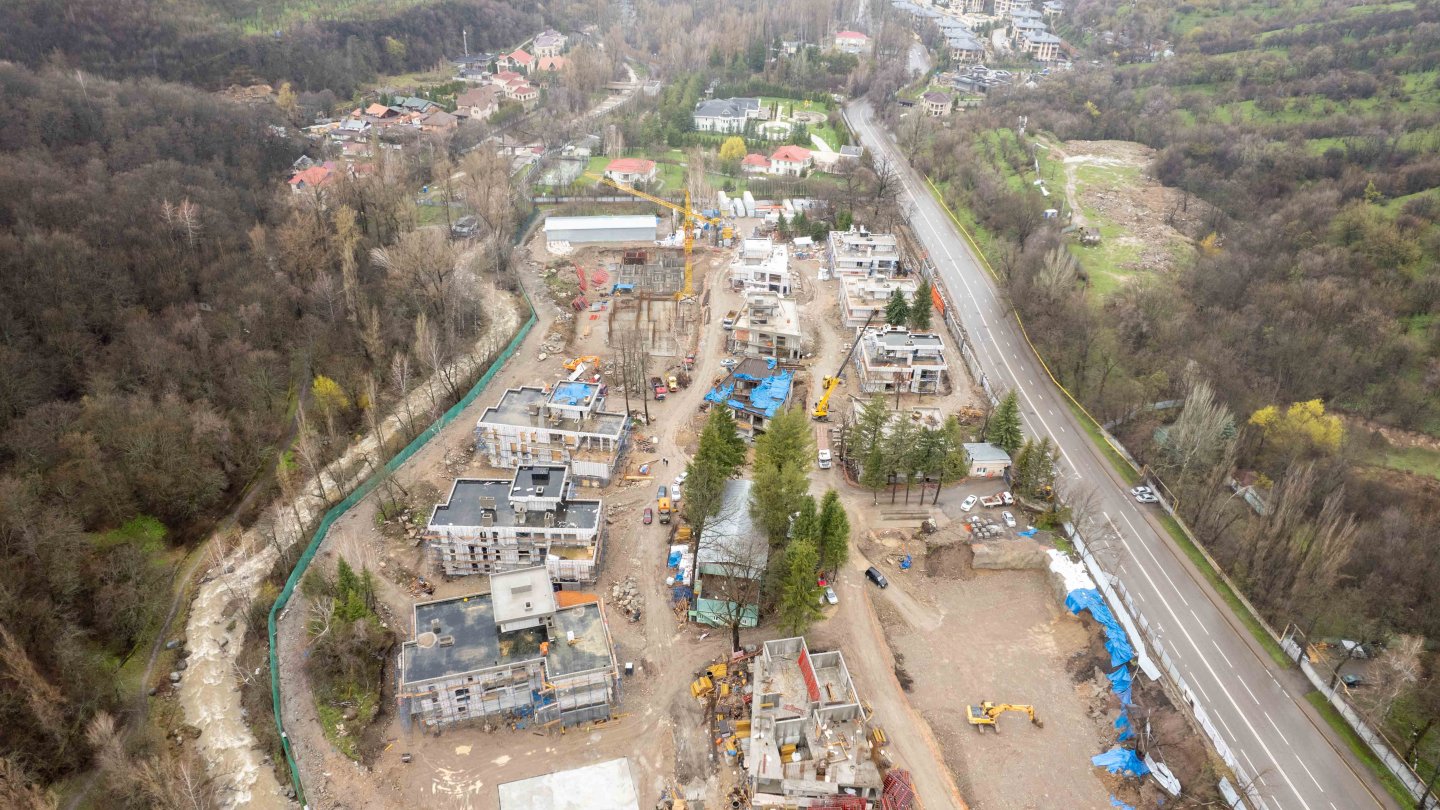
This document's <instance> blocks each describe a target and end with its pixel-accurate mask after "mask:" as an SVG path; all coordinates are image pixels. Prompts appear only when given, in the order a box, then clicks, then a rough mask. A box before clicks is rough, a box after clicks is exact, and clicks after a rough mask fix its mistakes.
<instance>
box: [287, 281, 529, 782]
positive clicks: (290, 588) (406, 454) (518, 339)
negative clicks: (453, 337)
mask: <svg viewBox="0 0 1440 810" xmlns="http://www.w3.org/2000/svg"><path fill="white" fill-rule="evenodd" d="M521 295H522V296H524V298H525V303H526V305H527V306H529V307H530V317H529V318H528V319H526V321H525V323H524V324H523V325H522V326H521V327H520V329H519V330H517V331H516V333H515V336H514V337H513V338H511V339H510V342H509V343H508V344H507V345H506V346H505V348H504V349H503V350H501V352H500V353H499V354H498V355H496V356H495V359H494V360H492V361H491V362H490V366H489V368H487V369H486V370H485V373H484V374H482V375H480V379H479V380H476V382H475V385H473V386H472V387H471V388H470V390H469V391H467V392H466V393H465V396H463V397H461V398H460V401H459V402H457V403H455V404H454V405H453V406H452V407H451V408H450V409H449V410H447V411H445V413H443V414H441V415H440V417H439V418H438V419H436V420H435V421H434V422H432V423H431V424H430V426H429V427H427V428H425V430H424V431H422V432H421V433H420V435H418V436H416V437H415V438H414V439H411V440H410V443H409V444H407V445H405V448H404V449H403V450H401V451H400V452H399V453H396V454H395V456H394V457H393V458H391V459H390V460H389V461H387V462H385V466H384V467H382V468H381V469H380V470H377V471H376V472H375V473H373V474H372V475H371V476H370V477H369V478H367V479H365V482H364V483H362V484H361V485H360V486H358V487H356V488H355V490H354V491H352V492H351V493H350V494H349V495H347V496H346V497H345V498H344V500H342V501H340V502H339V503H337V504H335V505H334V506H332V507H330V510H329V511H328V512H326V513H325V516H324V517H323V518H322V519H321V520H320V525H319V526H318V527H317V528H316V529H315V534H314V535H313V536H312V537H311V539H310V544H309V545H308V546H306V547H305V551H304V552H303V553H301V555H300V559H299V560H298V561H297V562H296V563H295V568H294V570H292V571H291V572H290V577H289V578H288V579H286V580H285V587H284V588H283V589H281V591H280V595H279V596H278V597H277V598H276V599H275V604H274V605H272V606H271V608H270V619H269V629H268V632H269V640H270V697H271V700H272V701H273V703H274V708H275V729H276V731H278V732H279V733H280V745H281V748H282V749H283V750H284V755H285V762H286V764H287V765H288V766H289V767H290V782H291V785H292V786H293V787H294V788H295V798H296V800H297V801H299V802H300V805H301V807H305V808H308V807H309V805H308V804H307V803H306V802H305V788H304V786H303V785H302V784H301V779H300V769H299V767H297V766H296V763H295V754H294V750H293V749H292V748H291V745H290V737H289V735H288V734H287V733H286V732H285V720H284V715H283V713H282V711H281V706H280V653H279V645H278V644H277V642H276V638H275V634H276V629H277V625H278V619H279V616H280V614H281V612H283V611H284V610H285V606H286V605H288V604H289V602H290V596H291V594H292V593H294V591H295V587H296V586H297V585H298V584H300V580H301V579H302V578H303V577H304V576H305V572H306V570H307V569H308V568H309V567H310V562H311V560H313V559H314V558H315V553H316V552H317V551H319V550H320V544H321V543H322V542H324V540H325V535H326V533H328V532H329V531H330V527H331V526H332V525H333V524H334V523H335V521H336V520H339V519H340V517H341V516H342V515H344V514H345V513H346V512H348V511H350V509H351V507H353V506H355V504H357V503H359V502H360V501H362V500H364V499H365V496H367V495H369V494H370V493H371V492H372V491H374V489H375V487H377V486H378V485H379V484H380V482H381V481H383V480H384V479H385V478H386V477H387V476H389V475H390V474H391V473H393V472H395V471H396V470H397V469H399V468H400V466H401V465H403V464H404V463H405V462H406V461H409V460H410V457H411V456H413V455H415V453H416V452H417V451H418V450H419V449H420V448H422V447H424V446H425V445H426V444H427V443H428V442H429V441H430V440H431V439H433V438H435V436H436V435H437V434H439V432H440V431H441V430H442V429H443V428H445V427H446V426H447V425H449V424H450V423H451V422H453V421H455V418H456V417H457V416H459V415H460V413H461V412H462V411H464V410H465V409H466V408H468V407H469V406H470V405H471V403H473V402H474V401H475V399H476V397H478V396H480V394H481V392H483V391H484V390H485V389H486V388H487V387H488V386H489V385H490V381H491V380H492V379H494V377H495V374H496V373H497V372H499V371H500V369H502V368H504V366H505V363H506V361H508V360H509V359H510V357H511V356H512V355H514V354H515V351H516V350H517V349H519V348H520V344H521V343H522V342H523V341H524V340H525V337H526V336H527V335H529V334H530V330H531V329H532V328H533V327H534V326H535V323H536V321H537V320H538V318H537V317H536V314H535V306H534V304H533V302H531V301H530V296H529V295H528V294H525V292H524V291H523V290H522V291H521Z"/></svg>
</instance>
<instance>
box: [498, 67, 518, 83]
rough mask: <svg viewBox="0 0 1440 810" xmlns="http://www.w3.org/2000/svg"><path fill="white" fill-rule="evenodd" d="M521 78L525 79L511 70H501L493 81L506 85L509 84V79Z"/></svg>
mask: <svg viewBox="0 0 1440 810" xmlns="http://www.w3.org/2000/svg"><path fill="white" fill-rule="evenodd" d="M523 78H525V77H524V76H521V75H520V74H519V73H516V72H515V71H513V70H502V71H500V72H499V73H496V74H495V81H497V82H499V83H501V84H506V83H507V82H509V81H510V80H511V79H523Z"/></svg>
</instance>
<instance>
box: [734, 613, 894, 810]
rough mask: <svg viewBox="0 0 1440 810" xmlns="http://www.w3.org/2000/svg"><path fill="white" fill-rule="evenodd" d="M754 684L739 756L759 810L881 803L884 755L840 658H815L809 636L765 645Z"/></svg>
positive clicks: (834, 655) (829, 655) (821, 655)
mask: <svg viewBox="0 0 1440 810" xmlns="http://www.w3.org/2000/svg"><path fill="white" fill-rule="evenodd" d="M752 682H753V684H754V699H753V701H752V702H751V714H750V736H749V737H748V738H745V739H742V741H741V754H742V756H743V757H744V765H745V772H746V774H747V776H748V777H749V779H750V788H751V793H752V802H753V806H754V807H797V806H830V805H829V804H827V801H826V800H833V799H839V798H846V799H848V800H869V801H877V800H878V799H879V798H880V794H881V790H882V788H883V787H884V782H883V777H882V773H881V770H880V767H881V765H882V764H883V762H884V756H883V752H882V751H880V749H879V747H878V746H876V745H875V744H874V741H873V740H872V737H871V735H870V729H869V726H868V724H867V723H866V720H865V712H864V710H863V709H862V708H861V705H860V698H859V695H857V694H856V692H855V684H854V682H852V681H851V680H850V671H849V669H847V668H846V666H845V657H844V656H843V655H841V654H840V652H839V651H832V652H821V653H813V654H812V653H811V652H810V650H809V648H808V647H807V646H806V645H805V639H804V638H803V637H797V638H782V639H775V640H773V641H767V642H765V646H764V649H763V650H762V652H761V654H760V655H759V656H758V657H756V658H755V663H754V677H753V680H752Z"/></svg>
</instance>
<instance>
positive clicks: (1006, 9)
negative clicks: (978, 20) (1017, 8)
mask: <svg viewBox="0 0 1440 810" xmlns="http://www.w3.org/2000/svg"><path fill="white" fill-rule="evenodd" d="M1013 7H1014V3H1012V2H1011V0H992V2H991V4H990V16H992V17H999V18H1001V19H1006V18H1008V17H1009V16H1010V9H1011V8H1013Z"/></svg>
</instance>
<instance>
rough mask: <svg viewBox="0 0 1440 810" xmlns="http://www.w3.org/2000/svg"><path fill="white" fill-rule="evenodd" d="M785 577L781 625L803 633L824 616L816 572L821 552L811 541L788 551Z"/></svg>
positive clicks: (789, 629)
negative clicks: (817, 550) (818, 551)
mask: <svg viewBox="0 0 1440 810" xmlns="http://www.w3.org/2000/svg"><path fill="white" fill-rule="evenodd" d="M785 564H786V570H785V578H784V580H783V581H782V583H781V585H780V628H781V630H783V631H784V632H786V633H788V634H790V635H793V636H802V635H804V634H805V631H806V630H809V629H810V625H811V624H812V623H814V622H815V620H816V619H818V618H820V616H821V615H822V614H821V610H820V586H819V585H818V584H817V583H816V579H815V571H816V569H817V567H818V566H819V554H818V553H817V552H816V551H815V544H814V543H813V542H810V541H808V540H804V541H800V542H795V543H791V544H790V547H789V548H788V549H787V550H786V551H785Z"/></svg>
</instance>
